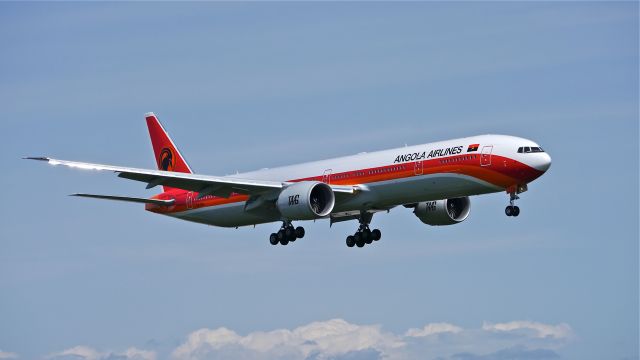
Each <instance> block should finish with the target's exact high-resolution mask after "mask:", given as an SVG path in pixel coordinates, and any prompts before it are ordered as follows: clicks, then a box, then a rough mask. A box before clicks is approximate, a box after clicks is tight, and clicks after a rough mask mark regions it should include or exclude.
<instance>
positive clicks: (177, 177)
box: [25, 157, 359, 198]
mask: <svg viewBox="0 0 640 360" xmlns="http://www.w3.org/2000/svg"><path fill="white" fill-rule="evenodd" d="M25 159H29V160H39V161H46V162H48V163H49V164H51V165H64V166H68V167H71V168H79V169H89V170H107V171H113V172H116V173H117V174H118V176H119V177H121V178H125V179H130V180H136V181H141V182H146V183H147V189H150V188H152V187H155V186H158V185H166V186H169V187H173V188H178V189H183V190H188V191H194V192H197V193H199V195H198V197H202V196H206V195H215V196H220V197H225V198H227V197H229V196H230V195H231V193H238V194H245V195H259V194H262V193H266V192H269V191H272V190H279V189H282V188H284V187H286V186H288V185H290V184H292V183H291V182H279V181H269V180H251V179H240V178H233V177H221V176H209V175H198V174H189V173H181V172H173V171H163V170H149V169H139V168H131V167H123V166H114V165H103V164H94V163H85V162H78V161H68V160H58V159H52V158H48V157H27V158H25ZM329 186H331V188H332V190H333V191H334V192H336V193H346V194H353V193H354V192H355V191H356V190H358V189H359V188H358V187H357V186H350V185H329Z"/></svg>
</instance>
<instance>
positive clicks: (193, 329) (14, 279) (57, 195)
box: [0, 2, 639, 360]
mask: <svg viewBox="0 0 640 360" xmlns="http://www.w3.org/2000/svg"><path fill="white" fill-rule="evenodd" d="M0 49H1V50H2V56H0V69H1V70H0V78H1V79H2V81H0V99H1V100H0V104H1V106H0V121H1V124H2V129H3V135H4V139H3V142H2V151H0V160H1V161H2V163H3V164H5V166H4V168H3V170H4V172H3V176H2V177H0V185H2V187H3V188H4V189H5V191H4V195H3V199H4V204H3V206H2V210H1V216H0V359H2V358H16V357H18V358H20V359H40V358H45V357H49V358H54V359H116V358H119V359H123V358H124V359H153V358H156V359H172V358H176V359H188V358H201V359H202V358H216V357H235V358H242V357H244V358H264V359H271V358H301V357H304V356H306V357H308V358H314V359H377V358H380V357H386V358H436V357H442V358H450V357H451V358H456V359H503V358H505V359H506V358H515V357H525V356H529V358H553V357H555V356H560V357H561V358H565V359H594V360H595V359H637V358H638V215H639V214H638V170H639V169H638V106H639V104H638V95H639V94H638V3H636V2H627V3H615V2H607V3H595V2H590V3H574V2H571V3H569V2H563V3H549V2H541V3H537V2H526V3H502V2H500V3H454V4H445V3H413V2H412V3H400V4H392V3H187V4H178V3H1V4H0ZM147 111H154V112H156V114H157V115H158V116H159V118H160V120H161V121H163V123H164V124H165V126H166V127H167V129H168V130H169V132H170V134H171V135H172V137H173V138H174V140H175V141H176V143H177V144H178V146H179V147H180V149H181V151H182V153H183V154H184V155H185V157H186V158H187V160H188V161H189V162H190V164H191V166H192V167H193V168H194V170H195V171H196V172H199V173H205V174H216V175H224V174H230V173H233V172H235V171H236V170H238V171H245V170H253V169H257V168H262V167H274V166H277V165H285V164H289V163H296V162H302V161H308V160H315V159H321V158H328V157H332V156H339V155H346V154H354V153H358V152H361V151H372V150H378V149H384V148H390V147H397V146H402V145H404V144H405V143H406V144H418V143H425V142H430V141H437V140H443V139H449V138H455V137H461V136H467V135H474V134H484V133H503V134H512V135H517V136H523V137H527V138H530V139H533V140H535V141H537V142H539V143H540V144H541V145H542V146H543V147H544V148H545V149H546V150H547V151H548V152H549V153H550V155H551V157H552V158H553V165H552V167H551V169H550V171H549V172H548V173H547V174H546V175H544V176H543V177H542V178H541V179H539V180H537V181H535V182H534V183H532V184H530V187H529V189H530V190H529V191H528V192H527V193H525V194H523V195H522V199H521V200H520V201H519V206H520V207H521V210H522V213H521V215H520V216H519V217H518V218H507V217H506V216H505V215H504V206H505V205H506V204H507V200H508V199H507V196H506V195H505V194H493V195H486V196H480V197H473V198H472V211H471V215H470V217H469V219H468V220H467V221H465V222H464V223H462V224H459V225H456V226H449V227H440V228H435V227H428V226H426V225H423V224H422V223H421V222H420V221H419V220H418V219H417V218H416V217H414V216H413V214H412V213H411V212H410V210H408V209H404V208H398V209H394V210H392V211H391V213H389V214H384V215H376V216H375V217H374V221H373V225H374V226H375V227H379V228H381V229H382V231H383V238H382V240H381V241H380V242H378V243H376V244H375V245H374V246H367V247H365V248H364V249H349V248H347V247H346V246H345V244H344V238H345V236H346V235H347V234H351V233H352V232H353V231H354V230H355V228H356V223H341V224H337V225H335V226H334V227H333V228H331V229H329V225H328V223H327V222H325V221H319V222H316V223H306V224H305V227H306V229H307V236H306V237H305V238H304V239H303V240H300V241H298V242H296V243H295V244H293V245H292V246H287V247H282V246H278V247H272V246H271V245H269V243H268V239H267V237H268V234H269V233H271V232H272V231H274V229H276V227H277V226H278V225H277V224H270V225H262V226H258V227H257V228H255V229H253V228H242V229H239V230H234V229H220V228H213V227H207V226H203V225H198V224H191V223H186V222H180V221H177V220H174V219H170V218H165V217H160V216H157V215H153V214H150V213H146V212H145V211H143V210H142V208H141V207H140V206H136V205H133V204H121V203H112V202H104V201H93V200H85V199H76V198H69V197H67V196H66V195H67V194H70V193H74V192H93V193H106V194H120V195H131V196H150V195H152V194H153V192H152V191H145V190H144V186H143V185H141V184H140V183H136V182H131V181H126V180H122V179H119V178H117V177H115V176H113V175H112V174H108V173H101V174H96V173H91V172H82V171H73V170H69V169H61V168H52V167H49V166H45V165H43V164H39V163H34V162H27V161H24V160H20V157H22V156H27V155H50V156H56V157H59V158H63V159H74V160H87V161H94V162H103V163H111V164H120V165H131V166H138V167H153V166H154V161H153V155H152V152H151V146H150V142H149V139H148V135H147V130H146V126H145V123H144V119H143V114H144V113H145V112H147ZM428 324H431V325H428ZM434 324H435V325H434ZM307 325H308V326H307ZM221 327H225V328H226V329H228V330H224V329H220V328H221ZM199 329H203V330H200V331H199V332H198V330H199ZM410 329H413V330H410ZM419 329H421V330H419ZM318 334H321V335H323V337H321V338H318ZM325 335H326V336H325Z"/></svg>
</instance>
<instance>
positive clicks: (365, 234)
mask: <svg viewBox="0 0 640 360" xmlns="http://www.w3.org/2000/svg"><path fill="white" fill-rule="evenodd" d="M362 239H363V240H364V242H366V243H367V244H371V243H372V242H373V236H371V230H369V229H365V230H363V231H362Z"/></svg>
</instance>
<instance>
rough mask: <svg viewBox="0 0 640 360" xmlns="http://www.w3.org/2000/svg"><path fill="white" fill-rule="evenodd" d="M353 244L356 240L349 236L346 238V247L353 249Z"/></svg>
mask: <svg viewBox="0 0 640 360" xmlns="http://www.w3.org/2000/svg"><path fill="white" fill-rule="evenodd" d="M355 244H356V239H354V238H353V236H351V235H349V236H347V246H348V247H353V246H354V245H355Z"/></svg>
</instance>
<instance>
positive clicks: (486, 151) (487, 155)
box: [480, 145, 493, 166]
mask: <svg viewBox="0 0 640 360" xmlns="http://www.w3.org/2000/svg"><path fill="white" fill-rule="evenodd" d="M492 151H493V145H486V146H483V147H482V153H480V166H489V165H491V152H492Z"/></svg>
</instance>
